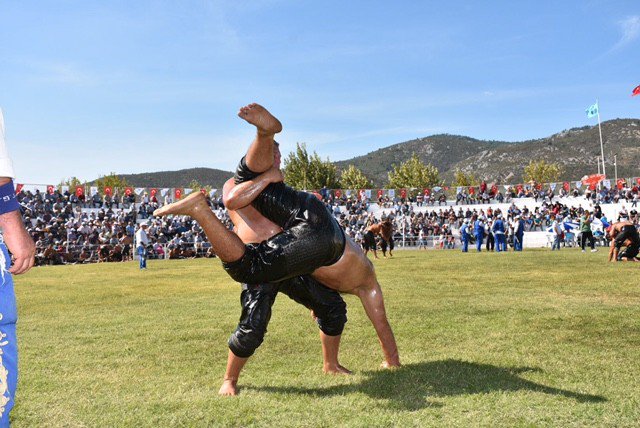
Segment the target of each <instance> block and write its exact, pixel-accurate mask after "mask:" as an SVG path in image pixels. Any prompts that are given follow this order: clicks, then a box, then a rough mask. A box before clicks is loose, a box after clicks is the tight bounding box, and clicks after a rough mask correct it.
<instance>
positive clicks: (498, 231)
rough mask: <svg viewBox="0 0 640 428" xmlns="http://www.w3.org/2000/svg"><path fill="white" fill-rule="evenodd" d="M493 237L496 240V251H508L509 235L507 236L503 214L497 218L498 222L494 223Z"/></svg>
mask: <svg viewBox="0 0 640 428" xmlns="http://www.w3.org/2000/svg"><path fill="white" fill-rule="evenodd" d="M491 230H492V231H493V235H494V236H495V238H496V251H497V252H498V253H499V252H501V251H507V235H505V229H504V221H503V220H502V214H498V215H497V216H496V220H495V221H494V222H493V227H492V229H491Z"/></svg>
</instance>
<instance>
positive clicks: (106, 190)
mask: <svg viewBox="0 0 640 428" xmlns="http://www.w3.org/2000/svg"><path fill="white" fill-rule="evenodd" d="M112 193H113V189H112V188H111V187H109V186H106V187H105V188H104V194H105V195H107V196H111V194H112Z"/></svg>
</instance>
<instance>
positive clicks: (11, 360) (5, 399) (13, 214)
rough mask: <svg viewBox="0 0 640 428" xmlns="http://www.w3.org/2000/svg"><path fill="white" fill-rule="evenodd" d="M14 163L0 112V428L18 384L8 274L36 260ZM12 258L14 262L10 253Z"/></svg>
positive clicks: (24, 269) (17, 272) (6, 423)
mask: <svg viewBox="0 0 640 428" xmlns="http://www.w3.org/2000/svg"><path fill="white" fill-rule="evenodd" d="M14 177H15V174H14V172H13V163H12V162H11V158H9V154H8V152H7V148H6V146H5V142H4V118H3V116H2V111H1V110H0V229H1V230H2V236H0V284H1V286H0V366H1V367H0V373H2V374H3V375H4V376H3V377H4V379H3V381H2V382H0V426H3V427H4V426H9V413H10V412H11V409H12V408H13V406H14V404H15V392H16V387H17V385H18V345H17V337H16V322H17V320H18V314H17V310H16V296H15V293H14V290H13V278H12V277H11V275H12V274H13V275H20V274H23V273H25V272H27V271H28V270H29V269H31V267H32V266H33V263H34V261H35V251H36V250H35V244H34V243H33V240H32V239H31V237H30V236H29V234H28V233H27V231H26V229H25V227H24V223H23V221H22V215H21V214H20V204H18V200H17V199H16V192H15V188H14V186H13V178H14ZM7 249H8V250H9V251H11V254H12V255H13V263H12V262H11V257H10V256H9V252H8V251H7Z"/></svg>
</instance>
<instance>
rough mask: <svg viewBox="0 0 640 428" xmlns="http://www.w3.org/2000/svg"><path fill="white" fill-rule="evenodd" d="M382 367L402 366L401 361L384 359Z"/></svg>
mask: <svg viewBox="0 0 640 428" xmlns="http://www.w3.org/2000/svg"><path fill="white" fill-rule="evenodd" d="M380 367H382V368H383V369H394V368H398V367H400V361H393V362H389V361H383V362H382V364H380Z"/></svg>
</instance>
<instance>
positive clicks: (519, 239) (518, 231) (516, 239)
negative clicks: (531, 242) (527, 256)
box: [513, 215, 524, 251]
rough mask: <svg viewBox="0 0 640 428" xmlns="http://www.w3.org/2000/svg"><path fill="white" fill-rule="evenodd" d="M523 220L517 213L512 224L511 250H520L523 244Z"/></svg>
mask: <svg viewBox="0 0 640 428" xmlns="http://www.w3.org/2000/svg"><path fill="white" fill-rule="evenodd" d="M523 241H524V220H523V219H522V216H520V215H517V216H516V218H515V222H514V226H513V250H514V251H522V246H523V244H524V242H523Z"/></svg>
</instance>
